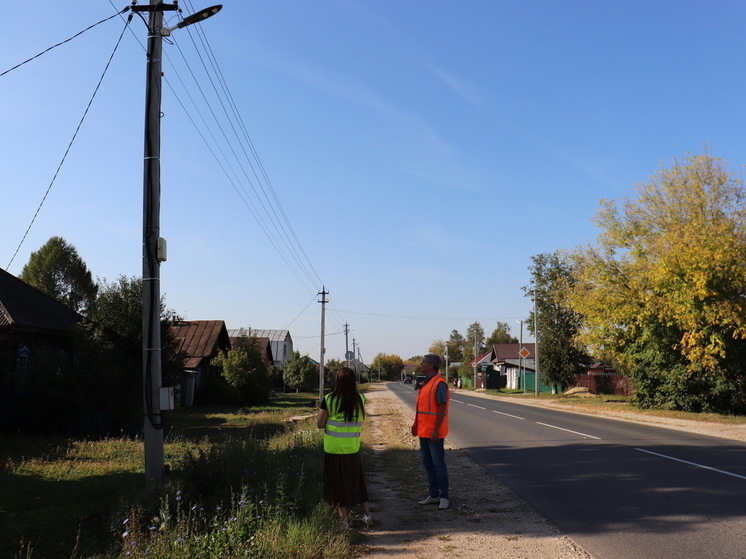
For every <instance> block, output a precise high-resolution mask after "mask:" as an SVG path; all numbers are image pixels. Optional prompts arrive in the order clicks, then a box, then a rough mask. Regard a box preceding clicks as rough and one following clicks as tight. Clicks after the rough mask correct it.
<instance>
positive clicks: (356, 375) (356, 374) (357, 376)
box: [352, 338, 360, 384]
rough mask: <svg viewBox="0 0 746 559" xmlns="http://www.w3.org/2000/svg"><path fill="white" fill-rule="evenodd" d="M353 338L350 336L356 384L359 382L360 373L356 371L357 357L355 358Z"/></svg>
mask: <svg viewBox="0 0 746 559" xmlns="http://www.w3.org/2000/svg"><path fill="white" fill-rule="evenodd" d="M355 355H357V354H356V353H355V338H352V360H353V361H354V362H355V378H357V382H358V384H360V374H359V373H358V372H357V359H356V358H355Z"/></svg>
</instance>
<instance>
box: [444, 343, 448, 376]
mask: <svg viewBox="0 0 746 559" xmlns="http://www.w3.org/2000/svg"><path fill="white" fill-rule="evenodd" d="M445 358H446V382H448V344H447V343H446V355H445Z"/></svg>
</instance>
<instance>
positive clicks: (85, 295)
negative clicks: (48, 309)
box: [19, 237, 96, 314]
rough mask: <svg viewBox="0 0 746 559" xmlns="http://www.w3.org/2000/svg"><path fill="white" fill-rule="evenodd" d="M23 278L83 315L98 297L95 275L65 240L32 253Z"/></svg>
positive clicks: (51, 243) (51, 241)
mask: <svg viewBox="0 0 746 559" xmlns="http://www.w3.org/2000/svg"><path fill="white" fill-rule="evenodd" d="M19 277H20V279H22V280H23V281H24V282H26V283H27V284H29V285H31V286H33V287H35V288H36V289H38V290H39V291H41V292H42V293H44V294H45V295H48V296H49V297H52V298H53V299H55V300H56V301H59V302H60V303H62V304H63V305H65V306H67V307H69V308H71V309H73V310H74V311H76V312H79V313H81V314H86V312H87V311H88V307H89V306H90V305H91V303H92V302H93V301H94V299H95V297H96V285H95V284H94V282H93V279H92V277H91V272H90V271H89V270H88V267H87V266H86V264H85V262H83V259H82V258H81V257H80V255H79V254H78V251H77V250H76V249H75V247H73V246H72V245H70V244H68V243H67V241H65V239H63V238H62V237H52V238H51V239H49V240H48V241H47V242H46V244H45V245H44V246H43V247H41V248H40V249H39V250H37V251H35V252H32V253H31V257H30V258H29V261H28V263H27V264H26V265H25V266H24V267H23V270H22V271H21V275H20V276H19Z"/></svg>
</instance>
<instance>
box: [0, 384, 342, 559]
mask: <svg viewBox="0 0 746 559" xmlns="http://www.w3.org/2000/svg"><path fill="white" fill-rule="evenodd" d="M281 398H282V401H281V402H280V403H279V404H278V403H277V402H273V403H274V406H273V407H272V408H263V409H261V410H239V411H238V412H236V411H234V412H233V413H231V412H230V410H227V409H221V410H220V411H219V412H218V413H205V412H203V411H199V410H193V411H188V410H187V411H180V412H179V413H178V414H174V418H173V419H172V421H173V424H174V426H173V428H172V429H171V431H169V435H168V436H167V438H166V444H165V453H166V457H167V462H168V464H169V466H170V475H169V477H168V478H167V479H168V481H167V482H166V484H165V485H164V486H163V487H161V488H160V489H159V490H158V491H157V492H156V491H151V492H147V491H144V490H143V486H144V479H143V474H144V470H143V448H142V441H140V440H137V439H132V438H128V437H122V438H111V439H103V440H96V441H63V440H60V439H51V438H50V439H43V438H39V437H36V438H26V437H15V438H13V439H12V440H9V441H7V442H8V444H7V445H6V444H3V447H2V448H0V486H2V487H3V490H2V491H0V557H9V558H13V559H123V558H130V557H131V558H145V557H148V558H163V559H182V558H183V559H186V558H189V559H193V558H194V559H199V558H203V557H204V558H216V559H217V558H221V559H223V558H225V559H231V558H233V557H236V558H237V557H256V558H269V559H274V558H288V559H289V558H300V559H303V558H305V557H308V558H311V557H313V558H317V557H318V558H328V559H334V558H341V557H349V556H351V555H352V554H353V553H352V550H351V544H350V542H349V540H348V537H347V535H346V534H344V533H343V532H342V531H341V529H340V527H339V522H338V519H337V518H336V517H335V516H334V514H333V513H332V511H330V510H329V508H328V507H326V506H325V505H323V504H321V500H322V495H321V483H320V481H321V479H322V469H323V450H322V433H321V431H319V430H317V429H316V428H315V425H314V424H313V423H312V420H306V421H301V422H298V423H295V424H290V423H287V422H284V421H283V420H284V419H285V418H286V417H288V416H291V415H302V414H304V413H309V412H311V411H313V410H311V409H310V408H309V402H310V400H311V398H310V397H309V396H308V395H302V394H301V395H286V396H283V397H281ZM5 442H6V441H3V443H5Z"/></svg>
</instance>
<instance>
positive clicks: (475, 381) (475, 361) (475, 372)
mask: <svg viewBox="0 0 746 559" xmlns="http://www.w3.org/2000/svg"><path fill="white" fill-rule="evenodd" d="M476 389H477V330H476V328H475V329H474V390H476Z"/></svg>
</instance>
